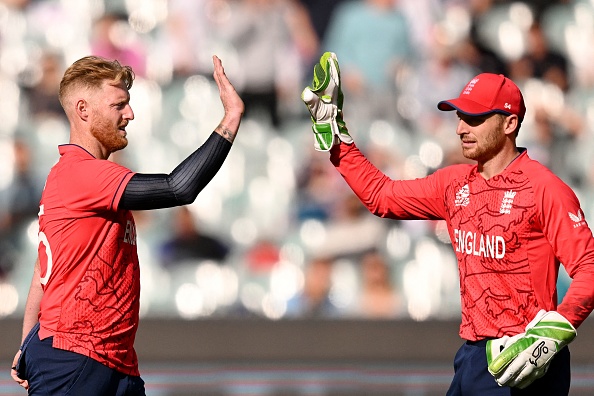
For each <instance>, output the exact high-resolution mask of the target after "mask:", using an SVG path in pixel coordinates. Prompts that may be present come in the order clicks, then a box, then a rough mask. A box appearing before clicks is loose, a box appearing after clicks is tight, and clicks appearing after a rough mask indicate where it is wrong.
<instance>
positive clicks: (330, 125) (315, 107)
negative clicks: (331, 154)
mask: <svg viewBox="0 0 594 396" xmlns="http://www.w3.org/2000/svg"><path fill="white" fill-rule="evenodd" d="M343 99H344V98H343V95H342V90H341V89H340V68H339V66H338V59H337V58H336V54H334V53H333V52H325V53H324V54H323V55H322V57H321V58H320V62H319V63H317V64H316V65H315V67H314V75H313V81H312V83H311V87H306V88H305V89H304V90H303V92H302V93H301V100H303V102H305V105H306V106H307V109H308V110H309V112H310V114H311V120H312V122H313V125H312V130H313V133H314V138H315V141H314V148H315V149H316V150H318V151H329V150H330V149H331V148H332V146H334V144H335V143H338V142H339V140H340V141H343V142H345V143H347V144H351V143H353V139H352V138H351V135H349V131H348V130H347V127H346V124H345V123H344V120H343V118H342V103H343Z"/></svg>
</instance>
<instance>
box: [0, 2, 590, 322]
mask: <svg viewBox="0 0 594 396" xmlns="http://www.w3.org/2000/svg"><path fill="white" fill-rule="evenodd" d="M592 42H594V1H585V0H582V1H578V0H560V1H544V0H534V1H522V2H509V1H496V0H323V1H321V0H136V1H133V0H130V1H124V0H0V119H1V120H2V122H0V153H1V155H0V163H1V166H0V238H1V239H0V318H1V317H5V316H11V315H21V314H22V309H23V307H24V303H25V299H26V292H27V289H28V285H29V282H30V277H31V273H32V269H33V263H34V261H35V257H36V251H37V223H36V221H37V212H38V210H39V208H38V203H39V197H40V193H41V190H42V189H43V183H44V180H45V177H46V175H47V173H48V171H49V169H50V167H51V166H52V165H53V163H54V162H55V161H56V160H57V158H58V151H57V145H59V144H63V143H67V139H68V125H67V123H66V120H65V116H64V114H63V111H62V108H61V107H60V104H59V102H58V97H57V92H58V87H59V82H60V79H61V76H62V73H63V72H64V70H65V68H66V67H67V66H68V65H69V64H70V63H72V62H73V61H74V60H76V59H78V58H80V57H82V56H86V55H89V54H94V55H100V56H103V57H107V58H112V59H118V60H119V61H120V63H122V64H126V65H130V66H132V67H133V69H134V71H135V74H136V80H135V83H134V86H133V88H132V90H131V95H132V99H131V105H132V108H133V109H134V111H135V115H136V118H135V120H134V121H133V122H132V123H131V124H130V126H129V128H128V130H129V146H128V147H127V148H126V149H125V150H123V151H121V152H118V153H117V155H114V156H113V158H111V160H113V161H116V162H119V163H122V164H123V165H125V166H128V167H130V168H131V169H132V170H133V171H138V172H158V173H168V172H170V171H171V170H172V169H173V167H174V166H175V165H176V164H177V163H179V162H180V161H181V160H182V159H183V158H185V156H187V155H188V154H189V153H191V152H192V151H193V150H194V149H195V148H196V147H198V146H199V145H200V144H201V143H202V142H203V141H204V140H205V139H206V137H207V136H208V135H209V134H210V133H211V131H212V129H213V128H214V127H215V126H216V125H217V122H218V120H219V119H220V116H221V114H222V109H221V108H219V106H220V102H219V101H218V93H217V90H216V86H214V85H213V81H212V78H211V73H212V62H211V57H212V55H214V54H216V55H217V56H219V57H220V58H221V59H222V60H223V64H224V66H225V69H226V71H227V74H228V75H229V77H230V79H231V81H232V82H233V83H234V85H235V86H236V88H237V90H238V92H240V94H241V96H242V98H243V99H244V101H245V103H246V114H245V119H244V121H243V123H242V127H241V131H240V134H239V136H238V139H237V140H236V143H235V145H234V147H233V150H232V152H231V154H230V157H229V159H228V161H227V162H226V163H225V165H224V166H223V168H222V169H221V171H220V172H219V174H217V176H216V177H215V179H214V180H213V182H212V183H211V184H209V185H208V186H207V188H206V189H205V190H204V191H203V192H202V193H201V195H200V196H199V197H198V199H197V201H196V202H195V203H194V204H192V205H189V206H188V207H184V208H176V209H167V210H160V211H152V212H150V213H149V212H137V213H135V219H136V222H137V229H138V249H139V257H140V262H141V268H142V271H141V274H142V275H141V277H142V280H141V282H142V296H141V310H142V314H143V315H148V316H150V315H152V316H157V317H161V316H164V317H167V316H177V317H183V318H188V319H193V318H199V317H209V316H257V317H267V318H271V319H281V318H303V317H308V318H311V317H322V318H366V319H402V318H412V319H414V320H426V319H433V318H438V319H439V318H449V317H452V316H457V315H459V294H458V290H459V286H458V284H457V282H458V280H457V279H458V278H457V267H456V260H455V257H454V255H453V252H452V251H451V247H450V246H449V242H450V241H449V236H448V234H447V230H446V227H445V224H443V223H442V222H428V221H427V222H423V221H419V222H410V221H409V222H399V221H386V220H380V219H377V218H375V217H374V216H372V215H371V214H369V213H367V212H366V210H365V209H364V208H363V207H362V205H361V204H360V203H359V201H358V200H357V199H356V198H355V197H354V195H353V194H352V192H351V190H350V189H348V187H347V186H346V184H345V183H344V181H343V180H342V179H341V178H340V176H339V175H338V173H337V172H336V171H335V170H334V169H333V167H332V165H331V164H330V162H329V161H328V159H327V156H328V155H327V154H325V153H319V152H315V151H314V150H313V137H312V134H311V132H310V128H311V125H310V121H309V114H308V113H307V111H306V108H305V106H304V105H303V103H302V102H301V100H300V93H301V90H302V89H303V87H305V85H307V84H309V82H310V81H311V71H312V68H313V65H314V64H315V62H317V60H318V59H319V56H320V55H321V53H323V52H324V51H333V52H335V53H336V54H337V56H338V59H339V61H340V66H341V77H342V83H343V91H344V95H345V107H344V114H345V119H346V122H347V126H348V128H349V130H350V132H351V134H352V136H353V137H354V139H355V141H356V142H357V145H358V146H359V147H360V148H361V149H362V151H363V152H364V153H365V154H366V155H367V156H368V158H370V159H371V160H372V162H373V163H374V164H376V165H377V166H378V167H379V168H381V169H382V170H383V171H384V172H385V173H386V174H388V175H389V176H391V177H393V178H404V179H409V178H415V177H423V176H425V175H427V174H430V173H431V172H433V171H435V170H436V169H438V168H440V167H443V166H446V165H448V164H451V163H457V162H462V161H465V160H464V159H463V158H462V157H461V153H460V149H459V142H458V139H457V138H456V136H455V133H454V131H455V127H456V121H457V119H456V117H455V116H454V115H452V114H451V113H444V112H440V111H438V110H437V107H436V104H437V102H438V101H440V100H442V99H448V98H451V97H455V96H457V95H458V93H459V92H460V90H461V89H462V88H463V86H464V84H465V83H466V82H467V81H468V80H470V79H471V78H472V77H473V76H474V75H476V74H478V73H480V72H494V73H503V74H506V75H507V76H508V77H510V78H511V79H512V80H514V81H515V82H516V83H517V84H518V85H519V86H520V88H521V89H522V91H523V92H524V95H525V100H526V104H527V108H528V111H527V114H526V119H525V121H524V123H523V126H522V130H521V132H520V136H519V145H520V146H524V147H527V148H528V150H529V153H530V155H531V157H532V158H535V159H537V160H539V161H541V162H542V163H543V164H545V165H547V166H548V167H550V168H551V169H552V170H553V171H554V172H555V173H556V174H557V175H559V176H560V177H561V178H562V179H563V180H564V181H565V182H567V183H568V184H569V185H570V186H571V187H572V188H573V189H574V190H575V191H576V193H577V194H578V197H579V198H580V200H581V202H582V206H583V209H584V211H585V214H586V217H587V218H589V219H592V218H593V216H594V68H592V67H591V65H592V62H593V61H594V46H593V45H592ZM567 282H569V279H567V278H565V277H563V276H562V278H561V281H560V284H559V288H560V296H562V294H563V290H564V288H565V287H566V286H567Z"/></svg>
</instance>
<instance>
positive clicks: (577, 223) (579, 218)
mask: <svg viewBox="0 0 594 396" xmlns="http://www.w3.org/2000/svg"><path fill="white" fill-rule="evenodd" d="M567 214H568V215H569V218H570V219H571V221H573V228H578V227H581V226H583V225H585V224H586V220H585V219H584V216H583V213H582V210H581V209H578V211H577V214H573V213H571V212H567Z"/></svg>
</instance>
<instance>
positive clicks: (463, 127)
mask: <svg viewBox="0 0 594 396" xmlns="http://www.w3.org/2000/svg"><path fill="white" fill-rule="evenodd" d="M467 126H468V125H467V124H466V123H465V122H464V121H462V120H458V126H457V127H456V135H458V136H460V135H463V134H465V133H468V129H467Z"/></svg>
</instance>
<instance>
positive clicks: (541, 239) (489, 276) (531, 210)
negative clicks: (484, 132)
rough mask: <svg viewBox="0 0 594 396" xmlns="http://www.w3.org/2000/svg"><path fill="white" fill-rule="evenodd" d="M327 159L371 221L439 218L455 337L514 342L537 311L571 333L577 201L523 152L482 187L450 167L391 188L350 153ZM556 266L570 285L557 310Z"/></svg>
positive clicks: (580, 286) (590, 244)
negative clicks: (446, 241)
mask: <svg viewBox="0 0 594 396" xmlns="http://www.w3.org/2000/svg"><path fill="white" fill-rule="evenodd" d="M331 160H332V162H333V164H334V165H335V166H336V168H337V169H338V171H339V172H340V173H341V174H342V175H343V177H344V178H345V180H346V181H347V183H348V184H349V186H350V187H351V188H352V189H353V191H354V192H355V193H356V194H357V196H358V197H359V198H360V199H361V201H362V202H363V203H364V204H365V205H366V206H367V208H368V209H369V210H370V211H371V212H372V213H374V214H375V215H377V216H381V217H387V218H392V219H404V220H410V219H433V220H438V219H443V220H445V221H446V222H447V225H448V231H449V235H450V239H451V241H452V246H453V248H454V252H455V254H456V257H457V261H458V267H459V272H460V294H461V296H460V297H461V303H462V323H461V326H460V336H461V337H462V338H463V339H466V340H471V341H476V340H480V339H483V338H486V337H502V336H504V335H515V334H518V333H521V332H523V331H524V329H525V326H526V325H527V324H528V323H529V322H530V321H531V320H532V319H533V318H534V317H535V315H536V314H537V312H538V311H539V310H540V309H545V310H547V311H548V310H557V311H558V312H559V313H561V314H562V315H563V316H565V318H567V319H568V320H569V321H570V322H571V323H572V324H573V325H574V326H576V327H577V326H579V324H581V323H582V321H583V320H584V319H586V317H587V316H588V315H589V314H590V312H591V311H592V309H593V308H594V239H593V237H592V231H591V230H590V228H589V227H588V224H587V223H586V220H585V218H584V212H583V211H582V209H581V208H580V204H579V202H578V199H577V197H576V196H575V194H574V193H573V191H572V190H571V189H570V188H569V186H567V185H566V184H565V183H564V182H563V181H561V180H560V179H559V178H558V177H556V176H555V175H554V174H553V173H552V172H550V171H549V170H548V169H547V168H546V167H544V166H543V165H541V164H540V163H538V162H537V161H534V160H532V159H530V158H529V157H528V154H527V152H526V151H525V150H524V151H523V152H522V154H521V155H520V156H519V157H518V158H516V159H515V160H514V161H513V162H512V163H511V164H510V165H509V166H508V167H507V168H506V169H505V170H504V171H503V172H501V173H500V174H498V175H497V176H494V177H492V178H490V179H489V180H485V179H484V178H483V177H482V176H481V175H480V174H479V173H478V170H477V166H476V165H474V166H473V165H453V166H448V167H445V168H443V169H440V170H438V171H436V172H435V173H433V174H432V175H430V176H428V177H425V178H422V179H415V180H391V179H390V178H389V177H387V176H386V175H385V174H383V173H382V172H381V171H379V170H378V169H377V168H376V167H375V166H374V165H372V164H371V163H370V162H369V161H368V160H367V159H366V158H365V157H364V156H363V154H361V152H360V151H359V149H358V148H357V147H356V146H355V145H354V144H353V145H345V144H341V145H340V146H339V148H334V149H333V150H332V155H331ZM560 263H563V265H564V267H565V268H566V270H567V272H568V274H569V275H570V276H571V277H572V279H573V281H572V284H571V286H570V288H569V290H568V292H567V294H566V296H565V297H564V299H563V302H562V303H561V304H560V305H559V306H558V307H557V290H556V281H557V275H558V271H559V264H560Z"/></svg>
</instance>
